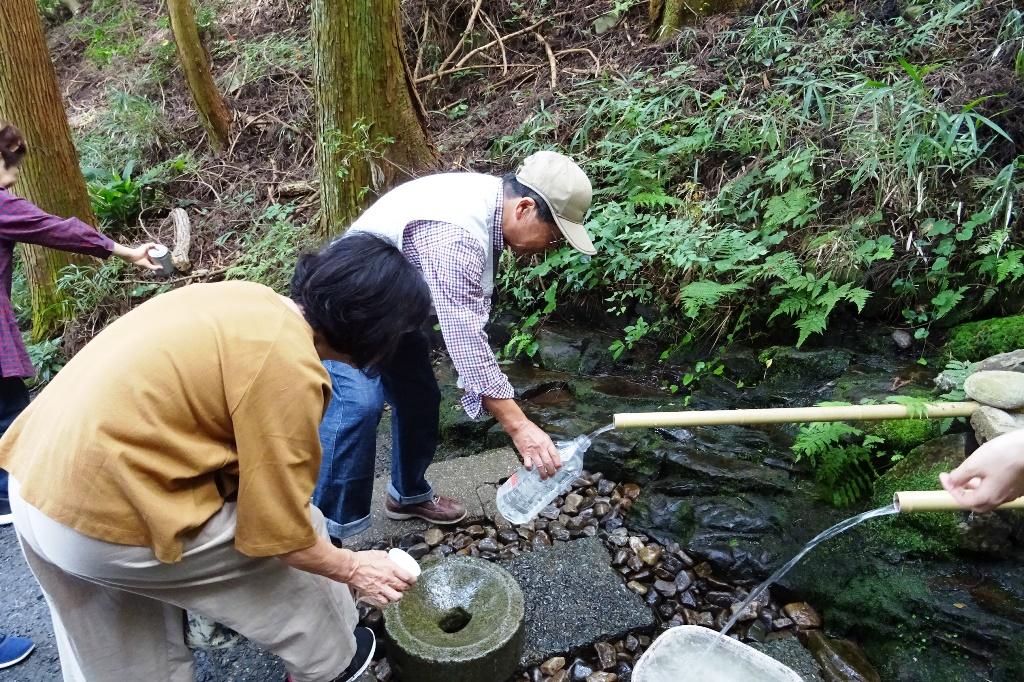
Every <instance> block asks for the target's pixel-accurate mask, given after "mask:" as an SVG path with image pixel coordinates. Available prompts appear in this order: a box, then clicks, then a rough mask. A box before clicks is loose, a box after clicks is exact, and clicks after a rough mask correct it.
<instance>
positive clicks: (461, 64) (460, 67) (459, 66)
mask: <svg viewBox="0 0 1024 682" xmlns="http://www.w3.org/2000/svg"><path fill="white" fill-rule="evenodd" d="M572 12H573V10H566V11H564V12H559V13H557V14H552V15H551V16H550V17H544V18H543V19H541V20H540V21H538V22H535V23H533V24H530V25H529V26H527V27H526V28H521V29H519V30H518V31H513V32H512V33H509V34H507V35H504V36H502V37H501V40H500V41H499V40H492V41H491V42H489V43H487V44H486V45H481V46H480V47H477V48H473V49H472V50H470V51H469V52H467V53H466V54H465V56H464V57H463V58H462V59H460V60H459V61H458V62H456V64H455V66H454V67H452V68H450V69H447V70H444V71H442V70H440V69H439V70H437V71H435V72H434V73H431V74H428V75H426V76H421V77H420V78H417V79H416V82H417V83H429V82H431V81H436V80H437V79H439V78H442V77H444V76H447V75H448V74H450V73H455V72H456V71H465V69H464V68H463V67H464V66H465V64H466V62H468V61H469V60H470V58H472V57H473V56H474V55H478V54H480V53H481V52H483V51H484V50H487V49H489V48H492V47H494V46H495V45H497V44H499V42H504V41H507V40H508V39H509V38H515V37H516V36H520V35H522V34H524V33H530V32H531V31H533V30H534V29H535V28H537V27H538V26H540V25H541V24H543V23H544V22H546V21H550V20H552V19H556V18H558V17H563V16H565V15H566V14H572Z"/></svg>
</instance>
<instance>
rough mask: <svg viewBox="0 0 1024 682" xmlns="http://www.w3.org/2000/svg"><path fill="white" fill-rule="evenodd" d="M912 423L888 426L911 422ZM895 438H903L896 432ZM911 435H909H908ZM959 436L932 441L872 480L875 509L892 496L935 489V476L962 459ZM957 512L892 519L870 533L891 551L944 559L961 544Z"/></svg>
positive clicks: (937, 477)
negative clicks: (898, 493)
mask: <svg viewBox="0 0 1024 682" xmlns="http://www.w3.org/2000/svg"><path fill="white" fill-rule="evenodd" d="M914 421H915V420H906V421H904V422H892V423H903V424H909V423H913V422H914ZM897 433H898V434H899V435H898V436H894V438H895V437H901V436H907V433H899V432H897ZM908 433H909V434H910V435H914V434H913V432H908ZM964 452H965V442H964V436H963V434H954V435H949V436H943V437H941V438H936V439H934V440H931V441H929V442H927V443H925V444H923V445H920V446H918V447H916V448H914V449H913V450H911V452H910V453H909V454H908V455H907V456H906V457H904V458H903V459H902V460H900V461H899V462H898V463H897V464H896V466H894V467H893V468H892V469H890V470H889V471H888V472H886V473H885V475H883V476H882V477H881V478H879V479H878V480H877V481H875V493H874V501H875V503H876V504H878V505H879V506H882V505H886V504H891V503H892V496H893V494H894V493H896V492H899V491H902V490H936V489H938V487H939V474H940V473H941V472H943V471H950V470H952V469H954V468H956V467H957V465H959V464H960V462H962V461H963V459H964ZM962 517H963V514H962V513H960V512H933V513H928V514H907V515H900V516H897V517H895V518H893V519H892V520H891V521H890V522H889V523H884V524H877V525H875V526H872V527H871V529H870V532H872V533H873V534H874V535H875V536H876V537H877V539H878V540H880V541H881V542H882V543H884V544H886V545H888V546H891V547H892V548H893V549H895V550H897V551H900V552H906V553H910V554H917V555H931V556H938V557H942V556H948V555H950V554H952V552H953V551H955V550H956V549H957V548H958V547H959V546H960V544H961V539H962V538H961V536H962V531H961V519H962Z"/></svg>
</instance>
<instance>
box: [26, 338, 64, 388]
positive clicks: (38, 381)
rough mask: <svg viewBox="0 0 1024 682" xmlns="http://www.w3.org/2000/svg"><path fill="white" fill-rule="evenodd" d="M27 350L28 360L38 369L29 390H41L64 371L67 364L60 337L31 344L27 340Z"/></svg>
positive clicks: (29, 384)
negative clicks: (58, 373)
mask: <svg viewBox="0 0 1024 682" xmlns="http://www.w3.org/2000/svg"><path fill="white" fill-rule="evenodd" d="M25 350H26V351H27V352H28V359H29V360H30V361H31V362H32V366H33V367H35V368H36V375H35V376H34V377H33V378H32V379H30V380H29V381H28V382H27V383H28V386H29V388H32V389H36V388H41V387H43V386H45V385H46V384H48V383H50V379H52V378H53V377H54V376H56V374H57V372H59V371H60V370H61V369H63V368H64V365H65V364H66V363H67V359H66V358H65V357H64V349H63V348H62V347H61V337H59V336H58V337H56V338H53V339H47V340H45V341H40V342H39V343H29V342H28V341H27V340H26V344H25Z"/></svg>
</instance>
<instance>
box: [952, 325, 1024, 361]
mask: <svg viewBox="0 0 1024 682" xmlns="http://www.w3.org/2000/svg"><path fill="white" fill-rule="evenodd" d="M1022 340H1024V315H1014V316H1012V317H997V318H993V319H991V320H979V321H977V322H968V323H966V324H961V325H958V326H956V327H954V328H953V329H952V330H951V331H950V333H949V338H948V339H947V341H946V346H945V352H946V353H948V354H949V355H951V356H952V357H954V358H956V359H958V360H982V359H984V358H987V357H989V356H991V355H997V354H999V353H1008V352H1010V351H1012V350H1016V349H1017V348H1020V347H1021V341H1022Z"/></svg>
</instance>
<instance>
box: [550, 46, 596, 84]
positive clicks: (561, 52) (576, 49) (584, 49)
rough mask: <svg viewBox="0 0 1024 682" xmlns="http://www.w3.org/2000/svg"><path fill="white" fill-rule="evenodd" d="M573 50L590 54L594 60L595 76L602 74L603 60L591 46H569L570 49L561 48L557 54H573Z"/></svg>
mask: <svg viewBox="0 0 1024 682" xmlns="http://www.w3.org/2000/svg"><path fill="white" fill-rule="evenodd" d="M573 52H584V53H586V54H589V55H590V58H591V59H593V60H594V77H597V76H600V75H601V60H600V59H598V58H597V55H596V54H594V51H593V50H591V49H589V48H586V47H573V48H569V49H568V50H559V51H558V52H556V53H555V56H556V57H557V56H559V55H563V54H572V53H573Z"/></svg>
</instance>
